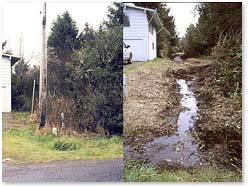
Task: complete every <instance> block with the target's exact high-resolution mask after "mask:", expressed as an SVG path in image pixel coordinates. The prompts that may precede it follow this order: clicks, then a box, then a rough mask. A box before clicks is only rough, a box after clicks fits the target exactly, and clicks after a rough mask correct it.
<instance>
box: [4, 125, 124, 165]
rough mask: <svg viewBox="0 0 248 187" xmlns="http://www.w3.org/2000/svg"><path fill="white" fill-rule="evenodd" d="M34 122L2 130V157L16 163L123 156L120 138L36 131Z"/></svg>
mask: <svg viewBox="0 0 248 187" xmlns="http://www.w3.org/2000/svg"><path fill="white" fill-rule="evenodd" d="M36 126H37V125H36V124H34V123H30V124H29V125H27V126H26V127H25V128H22V129H4V130H3V158H6V157H9V158H11V159H12V160H13V161H14V162H15V163H29V162H49V161H57V160H78V159H111V158H121V157H122V155H123V146H122V141H123V140H122V137H120V136H112V137H111V138H106V137H90V138H87V137H84V138H82V137H81V138H76V137H69V136H61V137H53V136H52V135H42V134H40V133H37V132H36Z"/></svg>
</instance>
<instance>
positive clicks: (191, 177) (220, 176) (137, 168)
mask: <svg viewBox="0 0 248 187" xmlns="http://www.w3.org/2000/svg"><path fill="white" fill-rule="evenodd" d="M241 180H242V179H241V174H239V173H237V172H234V171H228V170H220V169H215V168H210V167H209V168H204V169H199V170H188V171H186V170H173V171H172V170H163V171H159V170H158V169H157V168H156V167H154V166H152V165H150V164H138V163H136V162H135V161H132V160H129V161H126V162H125V168H124V181H126V182H241Z"/></svg>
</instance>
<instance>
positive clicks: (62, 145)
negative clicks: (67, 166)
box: [53, 140, 82, 151]
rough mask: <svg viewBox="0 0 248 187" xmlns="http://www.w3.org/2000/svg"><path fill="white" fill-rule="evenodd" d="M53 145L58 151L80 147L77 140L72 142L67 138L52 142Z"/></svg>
mask: <svg viewBox="0 0 248 187" xmlns="http://www.w3.org/2000/svg"><path fill="white" fill-rule="evenodd" d="M53 147H54V148H55V149H56V150H59V151H72V150H78V149H81V147H82V144H80V143H79V142H73V141H68V140H67V141H65V140H58V141H56V142H55V143H54V146H53Z"/></svg>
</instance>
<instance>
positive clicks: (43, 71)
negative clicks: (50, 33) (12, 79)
mask: <svg viewBox="0 0 248 187" xmlns="http://www.w3.org/2000/svg"><path fill="white" fill-rule="evenodd" d="M46 96H47V41H46V2H44V6H43V18H42V61H41V66H40V89H39V107H40V124H39V129H41V128H43V127H45V124H46Z"/></svg>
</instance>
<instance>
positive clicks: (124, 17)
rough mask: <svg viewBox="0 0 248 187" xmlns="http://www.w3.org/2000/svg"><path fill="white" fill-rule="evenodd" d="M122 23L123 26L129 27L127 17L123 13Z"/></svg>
mask: <svg viewBox="0 0 248 187" xmlns="http://www.w3.org/2000/svg"><path fill="white" fill-rule="evenodd" d="M123 25H124V27H130V21H129V17H128V15H126V14H123Z"/></svg>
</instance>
